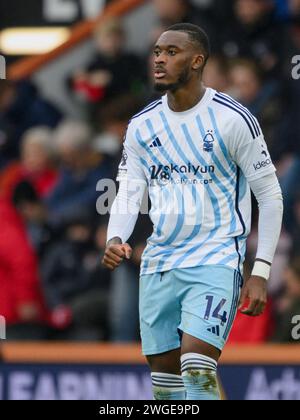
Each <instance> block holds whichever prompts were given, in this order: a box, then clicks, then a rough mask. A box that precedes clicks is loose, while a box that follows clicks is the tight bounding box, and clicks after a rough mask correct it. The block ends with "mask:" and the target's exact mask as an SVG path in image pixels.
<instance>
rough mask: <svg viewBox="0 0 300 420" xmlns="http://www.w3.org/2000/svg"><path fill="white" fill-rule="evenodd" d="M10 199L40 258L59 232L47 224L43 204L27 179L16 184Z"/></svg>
mask: <svg viewBox="0 0 300 420" xmlns="http://www.w3.org/2000/svg"><path fill="white" fill-rule="evenodd" d="M12 200H13V203H14V206H15V208H16V209H17V211H18V213H19V215H20V216H21V218H22V220H23V223H24V226H25V227H26V230H27V234H28V237H29V239H30V242H31V245H32V246H33V248H34V250H35V252H36V254H37V256H38V257H39V260H41V259H42V258H43V256H44V255H45V254H46V253H47V251H48V249H49V247H50V246H51V244H53V243H55V241H56V240H57V239H58V238H59V237H60V234H59V232H57V231H55V230H54V229H53V228H52V227H51V226H50V225H49V223H48V213H47V210H46V208H45V205H44V203H43V201H42V200H41V198H40V197H39V194H38V193H37V191H36V189H35V188H34V186H33V185H32V184H30V183H29V182H28V181H22V182H20V183H19V184H17V185H16V188H15V189H14V191H13V194H12Z"/></svg>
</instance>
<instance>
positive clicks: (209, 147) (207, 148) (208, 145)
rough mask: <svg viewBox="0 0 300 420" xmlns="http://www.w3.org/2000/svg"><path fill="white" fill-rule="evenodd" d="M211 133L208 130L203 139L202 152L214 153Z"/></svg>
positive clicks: (213, 139) (213, 140)
mask: <svg viewBox="0 0 300 420" xmlns="http://www.w3.org/2000/svg"><path fill="white" fill-rule="evenodd" d="M213 133H214V132H213V131H211V130H209V131H208V132H207V134H206V136H205V137H204V139H203V150H204V152H209V153H211V152H213V151H214V142H215V138H214V136H213Z"/></svg>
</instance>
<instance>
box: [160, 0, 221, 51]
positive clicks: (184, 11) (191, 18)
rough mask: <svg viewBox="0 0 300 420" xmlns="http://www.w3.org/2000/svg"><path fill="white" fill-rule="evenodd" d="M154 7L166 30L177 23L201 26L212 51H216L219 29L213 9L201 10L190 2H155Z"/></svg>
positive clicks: (180, 0)
mask: <svg viewBox="0 0 300 420" xmlns="http://www.w3.org/2000/svg"><path fill="white" fill-rule="evenodd" d="M153 5H154V8H155V12H156V14H157V16H158V19H159V22H160V24H161V25H163V26H164V27H166V28H167V27H169V26H171V25H174V24H175V23H193V24H194V25H199V26H201V28H203V29H204V30H205V31H206V32H207V34H208V36H209V39H210V42H211V46H212V49H213V50H215V49H216V47H217V44H218V38H217V28H216V25H214V16H212V14H211V9H206V10H205V9H200V8H198V7H197V6H196V5H195V4H193V3H192V1H190V0H163V1H161V0H153Z"/></svg>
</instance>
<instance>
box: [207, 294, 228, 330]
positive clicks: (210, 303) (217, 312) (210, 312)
mask: <svg viewBox="0 0 300 420" xmlns="http://www.w3.org/2000/svg"><path fill="white" fill-rule="evenodd" d="M206 300H207V307H206V312H205V316H204V318H205V320H206V321H208V320H209V319H210V318H211V317H212V318H216V319H219V320H220V321H221V325H222V326H223V325H225V324H226V322H227V320H228V318H227V317H228V314H227V312H226V311H224V312H223V314H222V315H221V312H222V309H223V308H224V306H225V305H226V302H227V301H226V299H222V300H221V302H219V303H218V304H216V301H215V300H216V299H215V298H214V296H206ZM213 308H214V309H213Z"/></svg>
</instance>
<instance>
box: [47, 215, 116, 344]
mask: <svg viewBox="0 0 300 420" xmlns="http://www.w3.org/2000/svg"><path fill="white" fill-rule="evenodd" d="M65 232H66V233H65V238H64V239H62V240H61V241H60V242H58V243H56V244H55V246H54V247H53V248H52V249H50V251H49V252H48V253H47V255H46V256H45V258H44V261H43V264H42V270H41V271H42V283H43V291H44V294H45V297H46V301H47V305H48V308H49V309H50V311H51V323H52V326H53V329H54V331H53V339H60V338H62V339H69V340H88V341H93V340H95V341H96V340H102V339H104V338H107V336H108V331H107V314H108V311H109V308H108V290H109V286H110V272H109V271H108V270H106V269H104V268H102V267H101V266H100V259H99V251H100V252H103V249H104V247H105V239H104V240H103V238H105V227H104V226H103V224H102V225H101V226H99V228H98V230H97V234H96V239H94V238H93V229H92V225H91V222H90V218H89V215H88V214H87V215H84V214H83V215H81V216H79V215H78V219H77V218H74V220H72V221H70V222H69V224H68V225H67V226H66V229H65ZM96 243H97V246H96Z"/></svg>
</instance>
